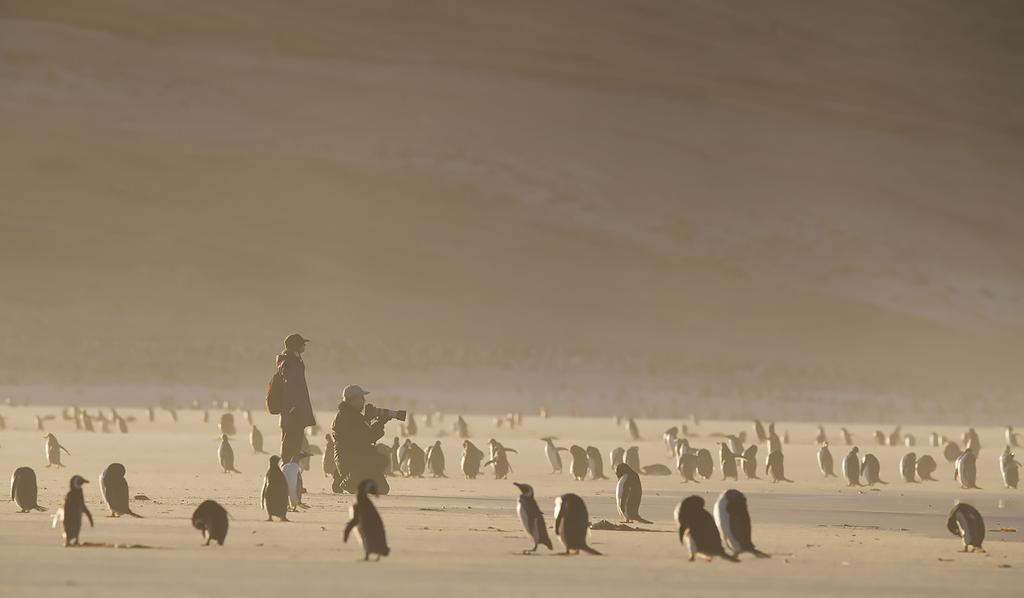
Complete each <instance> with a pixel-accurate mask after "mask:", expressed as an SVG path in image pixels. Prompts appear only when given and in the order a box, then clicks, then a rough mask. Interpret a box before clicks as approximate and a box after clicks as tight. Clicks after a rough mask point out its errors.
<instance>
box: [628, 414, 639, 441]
mask: <svg viewBox="0 0 1024 598" xmlns="http://www.w3.org/2000/svg"><path fill="white" fill-rule="evenodd" d="M626 431H627V432H629V440H630V442H636V441H637V440H640V429H639V428H637V425H636V420H635V419H633V418H632V417H631V418H629V419H627V420H626Z"/></svg>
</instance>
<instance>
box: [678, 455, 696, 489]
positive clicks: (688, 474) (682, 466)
mask: <svg viewBox="0 0 1024 598" xmlns="http://www.w3.org/2000/svg"><path fill="white" fill-rule="evenodd" d="M676 469H677V470H679V475H681V476H683V482H686V483H689V482H697V478H696V476H697V455H695V454H693V453H689V452H682V453H679V457H678V458H677V459H676ZM697 483H700V482H697Z"/></svg>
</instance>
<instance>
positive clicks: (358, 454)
mask: <svg viewBox="0 0 1024 598" xmlns="http://www.w3.org/2000/svg"><path fill="white" fill-rule="evenodd" d="M331 431H332V432H333V433H334V463H335V464H336V465H337V467H338V474H339V475H340V476H341V478H342V480H345V481H347V480H349V479H351V480H353V481H354V483H356V484H358V483H359V482H361V481H363V480H365V479H368V478H376V477H379V476H382V475H383V471H384V468H383V465H384V463H383V459H384V458H383V457H382V456H381V455H380V454H379V453H378V452H377V450H376V448H375V447H374V443H375V442H377V441H378V440H380V438H381V437H382V436H384V422H383V421H379V420H378V421H376V422H374V423H373V424H372V425H371V424H370V423H369V422H368V421H366V418H365V417H364V416H363V414H362V413H360V412H358V411H356V410H355V409H353V408H352V407H349V406H348V405H347V404H345V403H342V404H341V405H340V406H339V407H338V415H337V416H336V417H335V418H334V425H332V426H331Z"/></svg>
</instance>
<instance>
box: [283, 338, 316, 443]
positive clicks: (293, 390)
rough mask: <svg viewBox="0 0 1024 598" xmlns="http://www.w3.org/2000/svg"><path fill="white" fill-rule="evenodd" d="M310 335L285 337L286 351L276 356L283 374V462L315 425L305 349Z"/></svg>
mask: <svg viewBox="0 0 1024 598" xmlns="http://www.w3.org/2000/svg"><path fill="white" fill-rule="evenodd" d="M308 342H309V340H308V339H304V338H302V335H300V334H289V335H288V337H287V338H285V339H284V351H282V352H281V354H280V355H278V356H277V371H278V373H280V374H281V377H282V378H284V382H285V387H284V389H285V391H284V397H285V401H284V408H283V409H282V410H281V462H282V463H290V462H291V460H292V457H294V456H295V455H296V454H297V453H298V452H299V451H300V450H302V438H303V436H305V434H306V428H307V427H309V426H315V425H316V418H315V417H314V416H313V405H312V404H311V403H310V402H309V387H308V386H306V363H305V362H304V361H302V353H303V352H305V350H306V343H308Z"/></svg>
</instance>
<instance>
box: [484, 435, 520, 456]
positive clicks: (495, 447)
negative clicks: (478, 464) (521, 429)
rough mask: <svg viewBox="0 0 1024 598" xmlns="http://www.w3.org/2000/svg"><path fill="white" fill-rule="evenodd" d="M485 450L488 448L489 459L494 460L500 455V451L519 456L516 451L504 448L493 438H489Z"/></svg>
mask: <svg viewBox="0 0 1024 598" xmlns="http://www.w3.org/2000/svg"><path fill="white" fill-rule="evenodd" d="M487 448H488V450H489V451H490V453H491V457H490V458H491V459H494V458H495V457H497V456H498V453H500V452H502V451H504V452H506V453H515V454H519V451H517V450H516V449H510V448H506V447H505V445H503V444H501V443H500V442H498V441H497V440H495V439H493V438H491V439H490V440H488V441H487Z"/></svg>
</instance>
